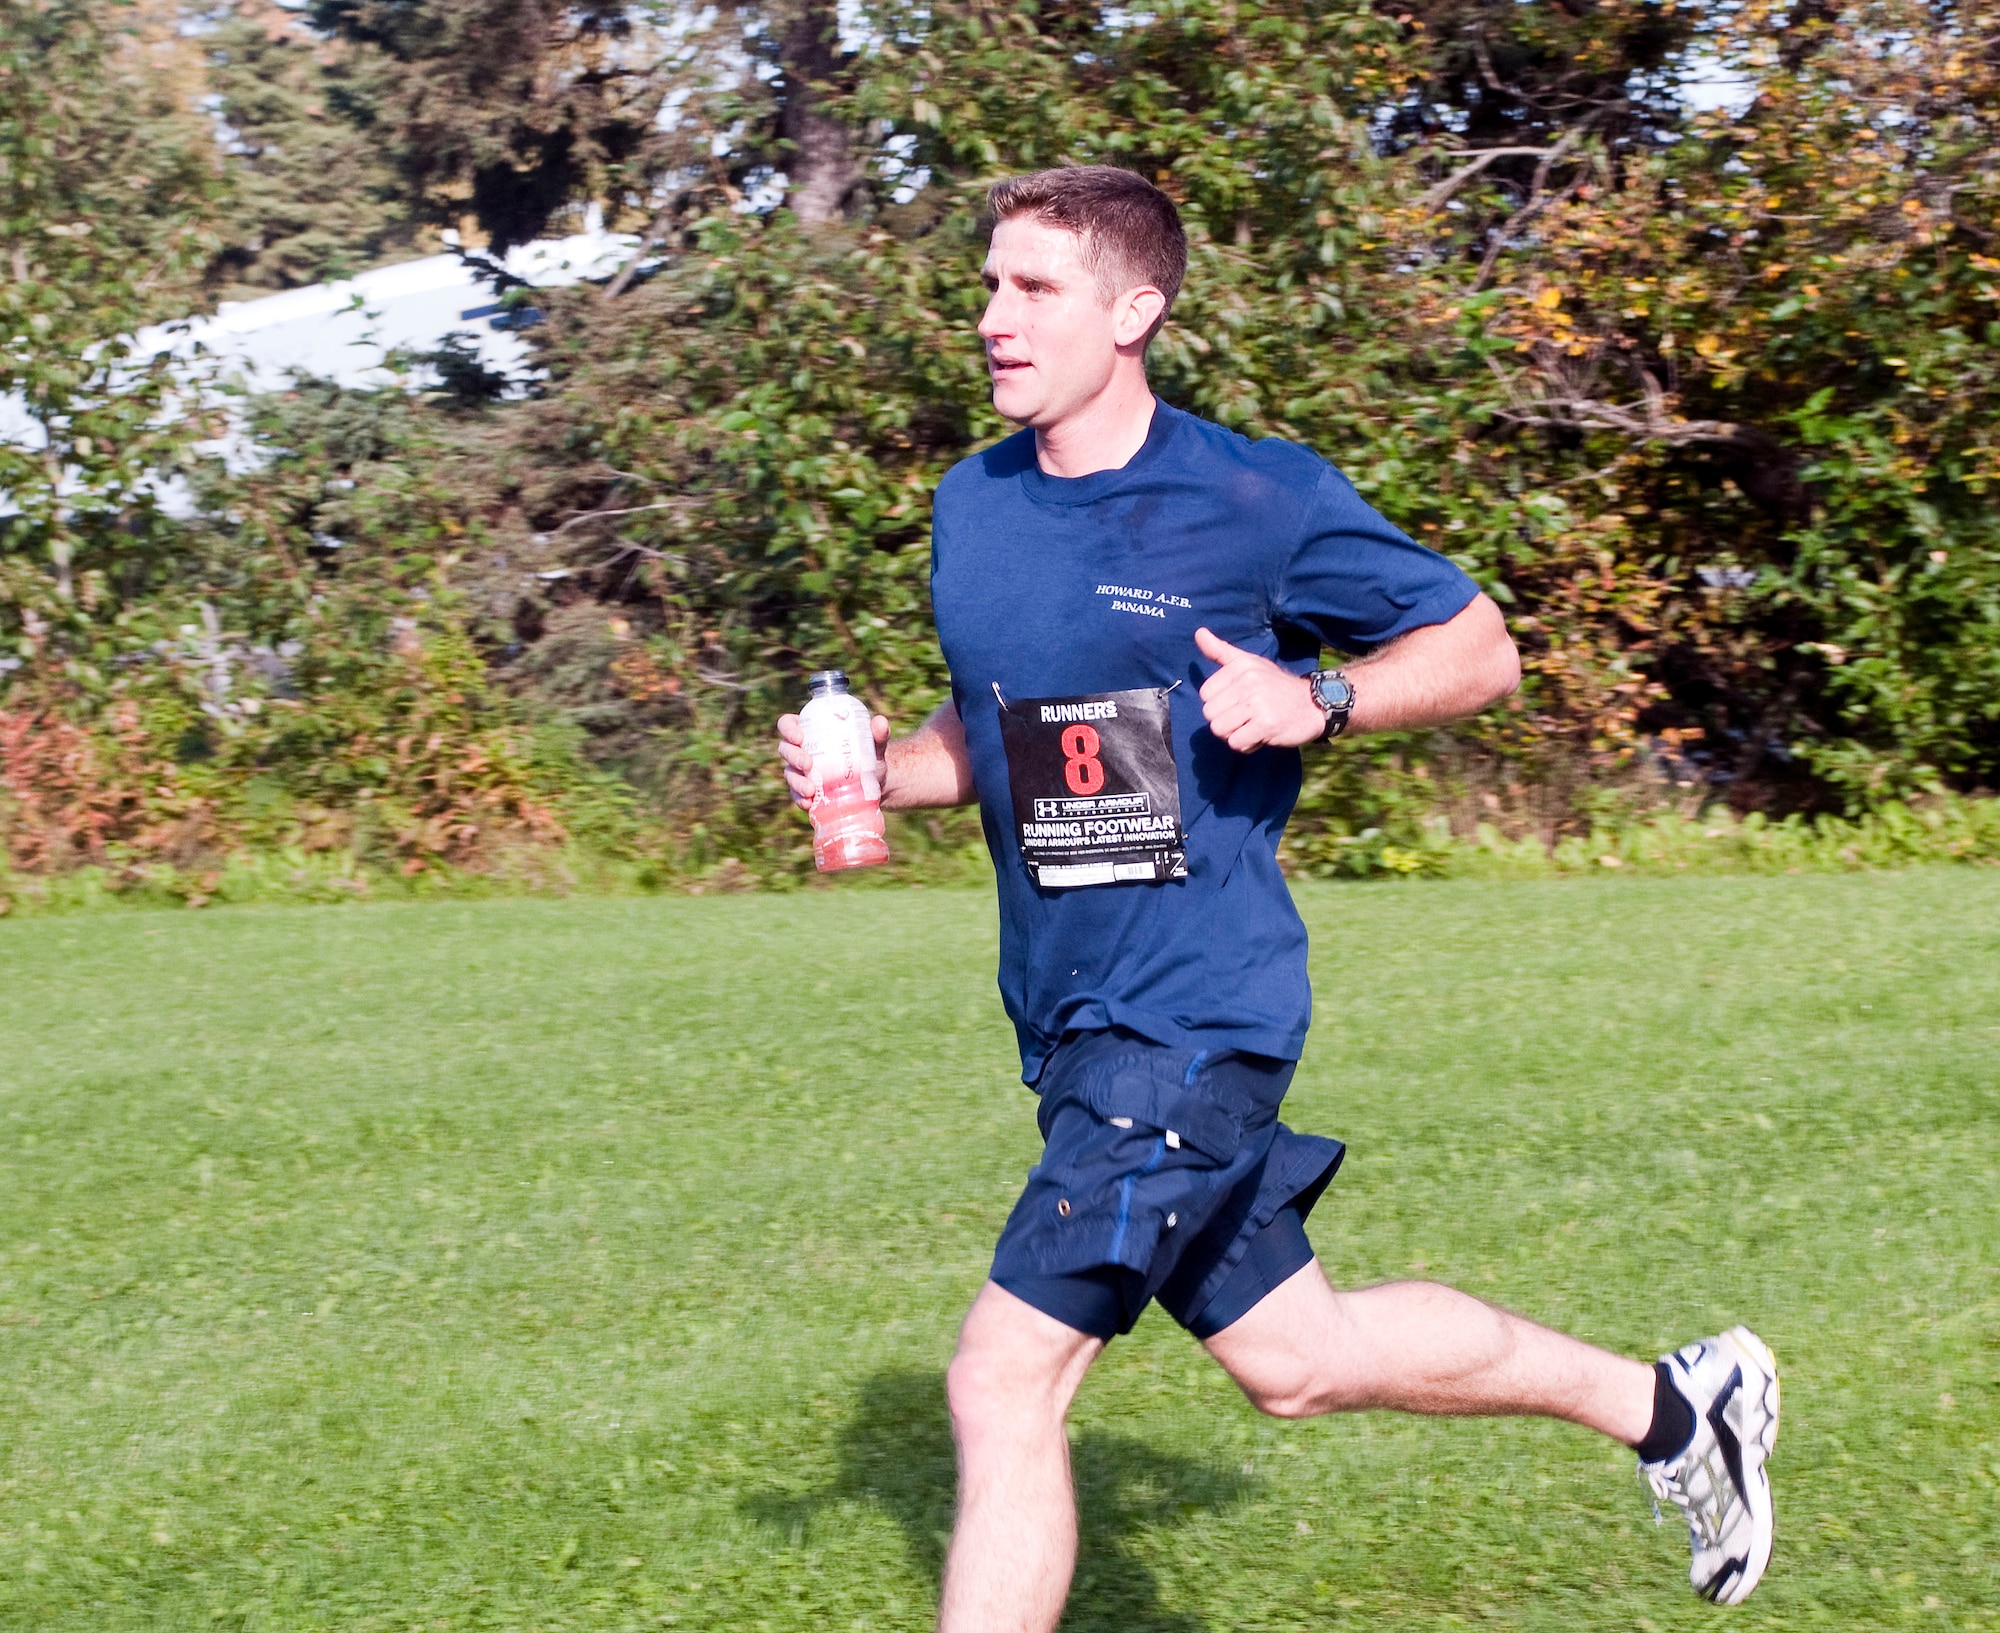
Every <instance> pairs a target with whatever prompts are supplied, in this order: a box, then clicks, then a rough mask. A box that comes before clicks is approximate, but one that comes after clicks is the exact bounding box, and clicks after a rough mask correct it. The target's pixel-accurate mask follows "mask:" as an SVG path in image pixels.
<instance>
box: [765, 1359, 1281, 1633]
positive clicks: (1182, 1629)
mask: <svg viewBox="0 0 2000 1633" xmlns="http://www.w3.org/2000/svg"><path fill="white" fill-rule="evenodd" d="M837 1449H838V1453H839V1459H840V1461H839V1468H838V1471H837V1472H836V1473H835V1475H834V1477H833V1479H832V1480H831V1481H830V1482H828V1484H827V1485H825V1486H824V1487H822V1488H821V1489H820V1490H818V1491H815V1492H811V1493H808V1494H807V1495H805V1496H803V1497H792V1496H784V1495H780V1494H779V1493H776V1492H767V1493H761V1494H759V1495H757V1496H754V1497H751V1498H749V1499H748V1500H747V1501H746V1502H745V1504H744V1508H745V1510H746V1511H747V1512H748V1513H749V1514H750V1515H751V1516H752V1517H753V1518H755V1519H757V1520H759V1521H761V1522H762V1523H763V1524H766V1525H769V1526H772V1527H774V1528H777V1529H779V1530H781V1531H783V1532H785V1533H786V1535H787V1536H789V1537H790V1538H791V1540H792V1541H793V1542H794V1543H797V1542H799V1541H801V1540H803V1538H804V1536H805V1532H806V1529H807V1528H808V1527H809V1526H810V1525H811V1524H812V1521H813V1519H814V1518H815V1517H816V1516H817V1515H818V1514H819V1512H820V1511H821V1510H822V1509H825V1508H828V1507H830V1506H833V1505H836V1504H842V1503H866V1504H868V1505H870V1506H871V1507H874V1508H878V1509H880V1510H881V1511H883V1512H884V1513H886V1514H888V1515H889V1516H890V1517H891V1518H892V1519H894V1520H895V1522H896V1523H897V1524H898V1525H900V1526H901V1527H902V1528H903V1535H904V1538H905V1539H906V1541H907V1543H908V1545H909V1549H910V1556H911V1559H912V1561H913V1563H914V1564H915V1566H916V1568H917V1570H918V1571H919V1572H920V1573H921V1574H922V1575H924V1576H925V1577H927V1578H928V1579H929V1580H930V1581H931V1582H932V1583H936V1582H937V1580H938V1577H939V1574H940V1572H941V1571H942V1569H943V1566H944V1551H945V1545H946V1543H947V1542H948V1541H949V1540H950V1536H951V1517H952V1501H953V1495H954V1488H955V1485H956V1481H957V1467H956V1462H955V1458H954V1454H953V1451H952V1443H951V1423H950V1420H949V1417H948V1416H947V1414H946V1411H945V1404H944V1375H943V1374H942V1373H940V1372H925V1371H904V1372H880V1373H877V1374H876V1375H875V1376H874V1377H872V1378H869V1379H868V1380H866V1381H865V1382H864V1383H863V1384H862V1386H861V1393H860V1399H859V1401H858V1403H857V1406H856V1409H855V1413H854V1416H853V1417H852V1418H851V1419H850V1420H849V1421H848V1424H847V1427H846V1428H845V1429H843V1430H842V1431H841V1435H840V1439H839V1441H838V1443H837ZM1070 1462H1071V1466H1072V1468H1073V1469H1074V1470H1075V1474H1076V1485H1077V1499H1078V1521H1079V1528H1080V1535H1079V1538H1078V1544H1079V1545H1078V1549H1077V1567H1076V1580H1075V1581H1074V1583H1073V1584H1072V1585H1071V1588H1070V1596H1069V1608H1068V1610H1067V1611H1066V1612H1065V1614H1064V1616H1063V1622H1062V1625H1063V1627H1064V1628H1065V1629H1066V1630H1067V1633H1202V1630H1203V1624H1202V1623H1201V1622H1199V1621H1198V1620H1196V1619H1195V1618H1194V1617H1191V1616H1187V1615H1184V1614H1181V1613H1180V1612H1177V1611H1170V1610H1168V1609H1166V1608H1165V1607H1163V1606H1162V1605H1161V1604H1160V1594H1159V1582H1158V1580H1157V1579H1156V1578H1155V1576H1154V1575H1153V1571H1152V1568H1151V1567H1150V1566H1149V1565H1148V1564H1147V1563H1146V1562H1145V1560H1144V1559H1143V1558H1142V1557H1141V1553H1140V1549H1139V1548H1138V1546H1137V1544H1138V1542H1139V1540H1140V1537H1141V1535H1142V1533H1144V1532H1146V1531H1147V1530H1150V1529H1153V1528H1155V1527H1158V1526H1162V1525H1172V1524H1178V1523H1181V1522H1184V1521H1186V1520H1189V1519H1192V1518H1193V1517H1194V1516H1195V1515H1197V1514H1199V1513H1202V1512H1204V1511H1214V1510H1219V1509H1224V1508H1227V1507H1229V1506H1231V1505H1232V1504H1235V1503H1238V1502H1241V1501H1243V1500H1244V1499H1245V1498H1247V1497H1249V1496H1251V1495H1253V1494H1254V1492H1255V1489H1256V1485H1255V1482H1254V1481H1253V1480H1251V1479H1249V1478H1247V1477H1245V1476H1243V1475H1239V1474H1236V1473H1234V1472H1231V1471H1224V1470H1220V1469H1217V1468H1214V1467H1211V1466H1210V1465H1208V1464H1205V1463H1201V1462H1198V1461H1196V1460H1195V1459H1193V1458H1187V1457H1174V1456H1169V1455H1166V1454H1164V1453H1161V1452H1157V1451H1154V1450H1152V1449H1151V1448H1150V1447H1148V1446H1146V1445H1145V1444H1143V1443H1142V1442H1140V1441H1136V1440H1132V1439H1129V1438H1128V1437H1126V1436H1124V1435H1114V1434H1106V1433H1104V1432H1103V1431H1101V1430H1095V1429H1092V1430H1085V1431H1084V1432H1083V1433H1082V1434H1080V1435H1078V1436H1077V1437H1076V1438H1075V1440H1074V1441H1072V1442H1071V1445H1070Z"/></svg>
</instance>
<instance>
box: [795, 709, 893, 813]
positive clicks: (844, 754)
mask: <svg viewBox="0 0 2000 1633" xmlns="http://www.w3.org/2000/svg"><path fill="white" fill-rule="evenodd" d="M800 725H801V726H802V727H803V728H804V736H805V747H806V752H807V753H808V754H810V755H811V756H812V778H813V803H814V804H815V805H817V804H818V803H819V802H820V801H821V800H823V799H825V798H827V797H828V796H829V794H832V793H835V792H839V793H842V794H846V795H849V796H850V797H853V796H858V797H859V798H861V799H863V800H867V801H869V802H871V803H872V802H874V801H876V800H879V799H881V797H882V789H881V786H880V785H879V784H878V783H877V782H876V780H875V738H874V734H873V733H872V732H870V730H869V729H868V709H867V706H866V705H865V704H864V703H863V702H862V701H861V700H860V699H859V698H857V697H850V696H848V695H846V694H845V693H837V694H835V695H834V696H832V697H816V698H814V699H813V700H812V701H811V702H810V703H808V704H807V705H806V706H805V708H804V710H803V711H801V714H800Z"/></svg>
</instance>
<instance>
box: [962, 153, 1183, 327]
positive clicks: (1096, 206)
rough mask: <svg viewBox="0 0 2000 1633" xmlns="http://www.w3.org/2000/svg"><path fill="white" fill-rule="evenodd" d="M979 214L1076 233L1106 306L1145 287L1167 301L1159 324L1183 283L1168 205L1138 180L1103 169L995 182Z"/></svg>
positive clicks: (1179, 239) (1179, 242)
mask: <svg viewBox="0 0 2000 1633" xmlns="http://www.w3.org/2000/svg"><path fill="white" fill-rule="evenodd" d="M986 211H987V214H988V215H989V216H990V217H991V218H992V220H993V223H994V225H996V226H997V225H999V223H1001V222H1002V221H1007V220H1011V219H1012V218H1013V217H1015V216H1023V215H1025V216H1032V217H1033V218H1034V219H1035V220H1037V221H1041V222H1046V223H1047V224H1048V225H1049V226H1051V227H1062V228H1065V229H1066V230H1068V231H1070V232H1073V233H1075V234H1076V236H1077V237H1078V238H1079V239H1081V240H1082V242H1083V264H1084V265H1085V266H1087V267H1089V268H1090V270H1091V272H1092V273H1093V274H1095V275H1096V278H1097V294H1098V298H1099V299H1100V300H1102V301H1103V302H1104V303H1105V305H1107V306H1108V305H1110V304H1111V302H1112V301H1114V300H1116V299H1117V298H1118V297H1119V296H1120V295H1121V294H1123V293H1124V292H1125V291H1126V290H1128V289H1136V288H1137V287H1139V286H1140V285H1141V284H1151V285H1152V286H1153V287H1154V288H1155V289H1157V290H1158V291H1159V292H1160V293H1161V294H1162V295H1164V296H1166V297H1167V306H1166V311H1162V312H1161V314H1160V322H1161V323H1165V322H1166V320H1167V319H1166V312H1167V311H1171V310H1172V309H1173V304H1174V297H1175V296H1176V295H1178V294H1179V293H1180V292H1181V279H1182V278H1184V277H1186V276H1187V233H1186V232H1185V231H1183V230H1182V228H1181V213H1180V211H1179V210H1177V209H1175V208H1174V201H1173V200H1172V199H1170V198H1168V197H1167V195H1166V194H1165V193H1163V192H1161V191H1160V190H1159V188H1157V187H1155V186H1154V185H1153V184H1152V183H1151V182H1149V181H1148V180H1146V178H1145V177H1144V176H1141V175H1138V174H1136V173H1135V172H1133V171H1130V170H1120V169H1118V168H1117V167H1116V166H1115V165H1108V164H1078V165H1066V166H1064V167H1063V168H1062V169H1060V170H1037V171H1036V172H1035V173H1034V174H1033V175H1031V176H1010V177H1009V178H1008V179H1007V180H1005V181H1002V182H996V183H995V184H994V186H993V188H992V190H991V191H990V192H988V193H987V195H986ZM1158 331H1159V325H1158V324H1155V325H1154V333H1158ZM1147 338H1148V339H1151V338H1152V336H1151V335H1149V336H1147Z"/></svg>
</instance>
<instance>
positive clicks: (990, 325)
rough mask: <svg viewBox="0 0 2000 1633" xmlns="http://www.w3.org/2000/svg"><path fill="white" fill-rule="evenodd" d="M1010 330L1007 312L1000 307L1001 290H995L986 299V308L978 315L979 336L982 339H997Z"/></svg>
mask: <svg viewBox="0 0 2000 1633" xmlns="http://www.w3.org/2000/svg"><path fill="white" fill-rule="evenodd" d="M1011 332H1012V325H1011V324H1009V323H1008V321H1007V314H1006V312H1005V311H1003V310H1002V309H1001V292H1000V291H999V290H997V289H996V290H995V291H994V292H993V293H992V294H991V295H989V296H988V297H987V299H986V310H985V311H984V312H982V313H980V315H979V337H980V338H981V339H982V340H998V339H999V338H1000V337H1001V336H1002V335H1004V334H1008V333H1011Z"/></svg>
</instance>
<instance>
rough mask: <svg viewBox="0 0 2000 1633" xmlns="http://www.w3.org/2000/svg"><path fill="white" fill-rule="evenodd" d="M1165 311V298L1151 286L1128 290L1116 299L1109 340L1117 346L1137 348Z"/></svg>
mask: <svg viewBox="0 0 2000 1633" xmlns="http://www.w3.org/2000/svg"><path fill="white" fill-rule="evenodd" d="M1166 309H1167V297H1166V296H1165V295H1163V294H1161V293H1160V292H1159V290H1157V289H1155V288H1154V287H1153V286H1152V285H1151V284H1141V285H1139V287H1138V288H1137V289H1128V290H1126V291H1125V293H1124V294H1122V295H1120V296H1119V297H1118V304H1117V308H1116V311H1115V313H1114V315H1113V318H1112V324H1111V338H1112V339H1113V340H1114V341H1116V342H1117V343H1118V345H1119V346H1121V347H1124V346H1139V345H1143V344H1144V343H1145V340H1146V337H1147V336H1148V335H1149V334H1151V333H1152V332H1153V325H1154V324H1156V323H1158V322H1159V321H1160V314H1161V313H1162V312H1164V311H1165V310H1166Z"/></svg>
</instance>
